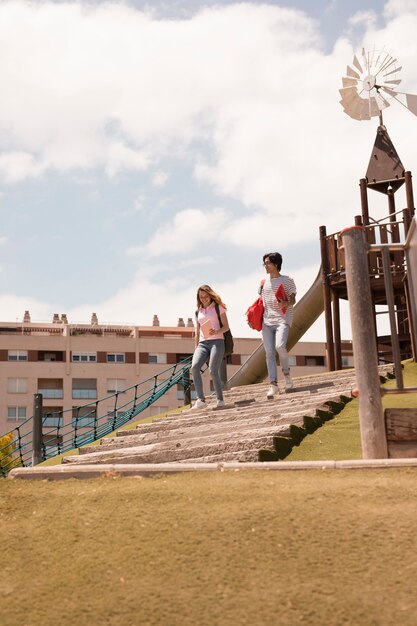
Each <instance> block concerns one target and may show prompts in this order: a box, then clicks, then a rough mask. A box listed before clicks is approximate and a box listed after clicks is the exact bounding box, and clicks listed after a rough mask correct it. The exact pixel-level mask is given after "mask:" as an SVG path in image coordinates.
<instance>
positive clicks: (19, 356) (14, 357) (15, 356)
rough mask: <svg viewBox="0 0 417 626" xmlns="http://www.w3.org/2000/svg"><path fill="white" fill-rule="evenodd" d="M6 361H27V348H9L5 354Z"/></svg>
mask: <svg viewBox="0 0 417 626" xmlns="http://www.w3.org/2000/svg"><path fill="white" fill-rule="evenodd" d="M7 360H8V361H27V360H28V351H27V350H9V351H8V354H7Z"/></svg>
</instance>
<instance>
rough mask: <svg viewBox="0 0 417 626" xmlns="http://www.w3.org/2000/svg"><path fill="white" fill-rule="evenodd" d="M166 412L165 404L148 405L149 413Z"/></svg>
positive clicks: (158, 413)
mask: <svg viewBox="0 0 417 626" xmlns="http://www.w3.org/2000/svg"><path fill="white" fill-rule="evenodd" d="M167 412H168V407H167V406H150V407H149V414H150V415H160V414H161V413H167Z"/></svg>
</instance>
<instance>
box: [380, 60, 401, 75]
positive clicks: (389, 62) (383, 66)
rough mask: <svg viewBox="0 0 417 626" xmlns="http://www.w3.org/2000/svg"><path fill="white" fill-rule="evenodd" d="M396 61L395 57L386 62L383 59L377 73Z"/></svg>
mask: <svg viewBox="0 0 417 626" xmlns="http://www.w3.org/2000/svg"><path fill="white" fill-rule="evenodd" d="M396 62H397V59H391V61H388V60H387V61H386V62H385V61H384V63H383V65H382V67H381V68H380V69H379V70H378V72H377V75H378V74H379V73H380V72H384V71H385V70H387V69H388V68H389V67H391V65H392V64H393V63H396Z"/></svg>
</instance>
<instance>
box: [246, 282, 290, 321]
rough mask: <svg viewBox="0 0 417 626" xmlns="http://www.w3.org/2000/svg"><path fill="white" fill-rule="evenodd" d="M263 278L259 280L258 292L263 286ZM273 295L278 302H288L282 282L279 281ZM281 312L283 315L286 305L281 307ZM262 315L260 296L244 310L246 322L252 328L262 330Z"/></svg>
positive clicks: (262, 304)
mask: <svg viewBox="0 0 417 626" xmlns="http://www.w3.org/2000/svg"><path fill="white" fill-rule="evenodd" d="M264 283H265V280H262V281H261V287H260V293H262V288H263V286H264ZM275 297H276V299H277V300H278V302H288V298H287V294H286V293H285V289H284V286H283V284H282V283H281V284H280V285H279V287H278V289H277V290H276V292H275ZM281 311H282V312H283V314H284V315H285V313H286V311H287V307H283V308H282V309H281ZM263 316H264V303H263V301H262V297H259V298H258V299H257V300H256V301H255V302H254V303H253V304H252V305H251V306H250V307H249V308H248V310H247V311H246V317H247V320H248V324H249V326H250V327H251V328H253V330H262V322H263Z"/></svg>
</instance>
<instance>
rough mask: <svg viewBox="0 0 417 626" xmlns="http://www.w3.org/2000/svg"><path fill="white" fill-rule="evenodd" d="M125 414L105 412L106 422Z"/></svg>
mask: <svg viewBox="0 0 417 626" xmlns="http://www.w3.org/2000/svg"><path fill="white" fill-rule="evenodd" d="M124 414H125V411H107V421H108V422H112V421H113V420H114V419H117V418H118V417H120V416H122V415H124Z"/></svg>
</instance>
